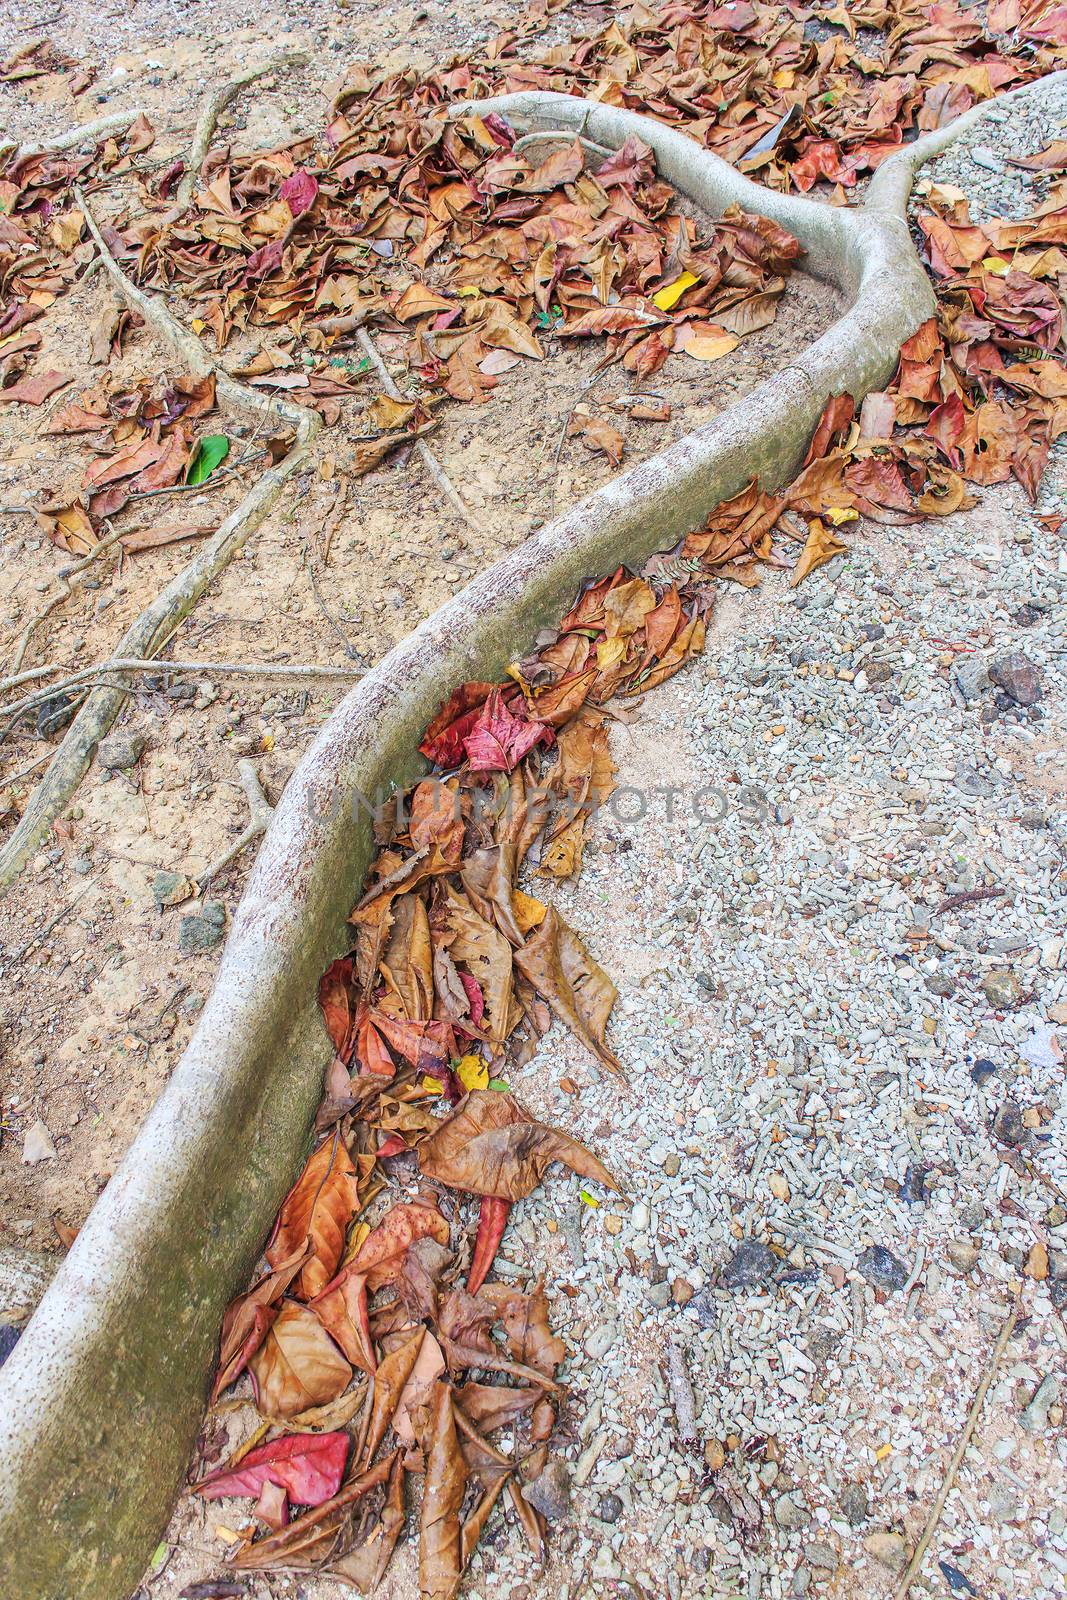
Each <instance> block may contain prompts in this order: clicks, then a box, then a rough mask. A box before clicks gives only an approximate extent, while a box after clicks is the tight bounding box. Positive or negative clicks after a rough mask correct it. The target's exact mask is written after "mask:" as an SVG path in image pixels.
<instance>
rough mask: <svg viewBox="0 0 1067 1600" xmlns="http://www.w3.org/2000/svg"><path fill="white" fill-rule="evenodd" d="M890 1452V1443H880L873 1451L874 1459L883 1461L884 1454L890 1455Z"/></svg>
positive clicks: (891, 1452) (891, 1450)
mask: <svg viewBox="0 0 1067 1600" xmlns="http://www.w3.org/2000/svg"><path fill="white" fill-rule="evenodd" d="M892 1454H893V1446H892V1445H891V1444H880V1445H879V1446H878V1448H877V1450H876V1451H875V1452H874V1459H875V1460H876V1461H884V1460H885V1458H886V1456H891V1455H892Z"/></svg>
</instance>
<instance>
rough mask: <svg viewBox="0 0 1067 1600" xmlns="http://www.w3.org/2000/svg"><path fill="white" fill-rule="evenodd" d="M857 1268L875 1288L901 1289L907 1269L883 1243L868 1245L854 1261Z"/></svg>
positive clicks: (906, 1277)
mask: <svg viewBox="0 0 1067 1600" xmlns="http://www.w3.org/2000/svg"><path fill="white" fill-rule="evenodd" d="M856 1267H857V1269H858V1270H859V1271H860V1272H861V1273H862V1274H863V1276H864V1277H865V1278H866V1279H867V1282H868V1283H873V1284H874V1286H875V1288H876V1289H892V1290H895V1289H903V1287H904V1285H905V1284H906V1283H907V1281H908V1269H907V1267H906V1266H905V1265H904V1263H903V1261H901V1260H900V1257H899V1256H895V1255H894V1254H893V1252H892V1250H887V1249H886V1247H885V1245H884V1244H872V1245H869V1246H868V1248H867V1249H866V1250H864V1252H863V1254H862V1255H861V1256H860V1257H859V1258H858V1260H857V1262H856Z"/></svg>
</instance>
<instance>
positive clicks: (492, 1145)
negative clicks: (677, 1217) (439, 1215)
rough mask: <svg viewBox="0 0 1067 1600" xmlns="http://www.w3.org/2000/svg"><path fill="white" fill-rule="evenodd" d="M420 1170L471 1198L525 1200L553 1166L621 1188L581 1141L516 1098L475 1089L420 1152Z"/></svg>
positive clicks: (496, 1092) (424, 1143)
mask: <svg viewBox="0 0 1067 1600" xmlns="http://www.w3.org/2000/svg"><path fill="white" fill-rule="evenodd" d="M418 1157H419V1167H420V1169H421V1170H422V1171H423V1172H424V1173H425V1174H426V1175H427V1177H430V1178H436V1179H437V1180H438V1182H440V1183H447V1184H449V1185H450V1186H451V1187H452V1188H454V1189H464V1190H466V1192H467V1193H468V1194H478V1195H495V1196H497V1197H498V1198H499V1199H502V1200H510V1201H514V1200H522V1199H524V1198H525V1196H526V1195H528V1194H529V1193H530V1192H531V1191H532V1190H533V1189H535V1188H536V1187H537V1185H538V1184H539V1183H540V1182H541V1179H542V1178H543V1176H544V1174H545V1171H546V1169H547V1168H548V1167H549V1166H551V1164H552V1163H553V1162H554V1161H562V1162H563V1163H564V1164H565V1165H566V1166H568V1167H570V1169H571V1171H572V1172H576V1173H578V1175H579V1176H580V1177H583V1178H590V1179H592V1180H594V1181H595V1182H597V1183H603V1184H604V1185H605V1186H606V1187H607V1188H609V1189H617V1188H618V1184H617V1183H616V1182H615V1180H614V1178H613V1177H612V1176H611V1174H610V1172H609V1171H608V1170H607V1168H606V1167H605V1166H604V1165H603V1163H602V1162H600V1161H598V1160H597V1158H596V1156H594V1155H593V1154H592V1153H591V1152H590V1151H588V1150H587V1149H586V1148H585V1146H584V1145H582V1144H579V1143H578V1141H577V1139H572V1138H571V1137H570V1136H569V1134H565V1133H562V1132H560V1131H559V1129H557V1128H550V1127H547V1126H546V1125H545V1124H544V1123H540V1122H537V1121H535V1120H534V1118H533V1117H531V1116H530V1114H529V1112H528V1111H525V1110H524V1109H523V1107H522V1106H521V1105H520V1104H519V1102H518V1101H517V1100H516V1099H515V1097H514V1095H510V1094H504V1093H502V1092H501V1091H499V1090H492V1089H474V1090H472V1091H471V1093H470V1094H468V1095H466V1096H465V1097H464V1099H463V1100H461V1101H460V1103H459V1105H458V1106H457V1107H456V1109H455V1111H454V1112H453V1113H452V1115H451V1116H450V1117H448V1118H446V1120H445V1121H444V1122H443V1123H442V1124H441V1126H440V1128H439V1129H438V1131H437V1132H436V1133H435V1134H433V1135H432V1136H431V1137H430V1138H428V1139H424V1140H423V1141H422V1142H421V1143H420V1145H419V1148H418Z"/></svg>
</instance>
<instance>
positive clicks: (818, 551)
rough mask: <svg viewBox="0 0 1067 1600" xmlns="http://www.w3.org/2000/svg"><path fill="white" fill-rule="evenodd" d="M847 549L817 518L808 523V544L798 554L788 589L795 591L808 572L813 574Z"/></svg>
mask: <svg viewBox="0 0 1067 1600" xmlns="http://www.w3.org/2000/svg"><path fill="white" fill-rule="evenodd" d="M847 548H848V547H847V545H843V544H842V543H841V540H840V539H835V537H834V535H833V534H832V533H831V532H830V530H829V528H828V527H827V526H826V524H825V523H823V522H820V521H819V519H818V517H815V518H813V520H812V521H811V522H809V523H808V542H807V544H806V545H805V546H804V548H803V550H802V551H801V552H800V560H799V561H798V562H797V564H796V566H795V567H794V568H793V575H792V577H791V578H790V580H789V585H790V588H792V589H795V588H796V586H797V584H798V583H799V582H800V581H801V579H802V578H806V577H807V575H808V573H809V572H814V571H815V568H816V567H821V566H824V565H825V563H826V562H827V561H832V560H833V559H834V556H840V555H843V554H844V552H845V550H846V549H847Z"/></svg>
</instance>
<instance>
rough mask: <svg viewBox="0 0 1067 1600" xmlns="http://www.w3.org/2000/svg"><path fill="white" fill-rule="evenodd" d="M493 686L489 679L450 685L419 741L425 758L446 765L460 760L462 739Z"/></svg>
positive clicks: (472, 724)
mask: <svg viewBox="0 0 1067 1600" xmlns="http://www.w3.org/2000/svg"><path fill="white" fill-rule="evenodd" d="M494 687H495V685H494V684H491V683H461V684H460V686H459V688H458V689H453V691H452V693H451V694H450V695H449V697H448V699H447V700H446V701H445V703H444V705H442V707H441V709H440V711H439V712H438V713H437V715H436V717H434V719H433V721H432V722H431V723H430V725H429V727H428V728H427V729H426V733H425V735H424V737H423V741H422V743H421V744H420V745H419V750H420V752H421V754H422V755H424V756H425V757H426V759H427V761H432V762H433V763H434V764H435V766H438V767H443V768H445V769H448V768H450V767H457V766H458V765H459V763H460V762H461V761H462V760H463V741H464V739H465V738H466V737H467V734H468V733H469V732H470V730H471V729H472V728H473V727H474V724H475V723H476V722H477V720H478V715H479V712H480V711H481V708H482V706H483V705H484V704H485V702H486V700H487V699H488V698H489V696H490V695H491V694H492V693H493V690H494Z"/></svg>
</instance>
